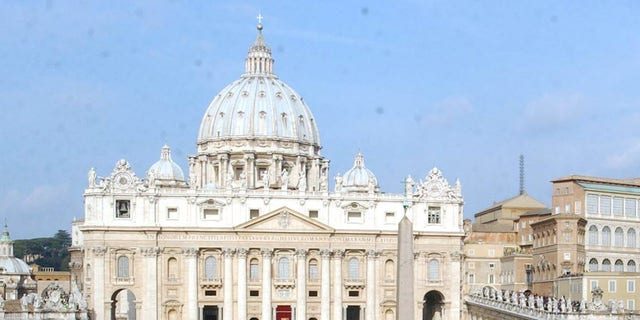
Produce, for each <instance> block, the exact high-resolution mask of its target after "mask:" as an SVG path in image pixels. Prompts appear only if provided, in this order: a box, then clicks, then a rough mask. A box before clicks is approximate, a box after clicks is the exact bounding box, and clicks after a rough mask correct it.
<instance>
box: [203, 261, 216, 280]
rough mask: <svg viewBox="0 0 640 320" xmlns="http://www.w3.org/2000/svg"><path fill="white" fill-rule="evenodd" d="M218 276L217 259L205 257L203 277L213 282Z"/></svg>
mask: <svg viewBox="0 0 640 320" xmlns="http://www.w3.org/2000/svg"><path fill="white" fill-rule="evenodd" d="M217 276H218V259H216V257H207V258H206V259H205V260H204V277H205V279H207V280H213V279H215V278H216V277H217Z"/></svg>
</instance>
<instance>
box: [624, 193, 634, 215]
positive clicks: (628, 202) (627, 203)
mask: <svg viewBox="0 0 640 320" xmlns="http://www.w3.org/2000/svg"><path fill="white" fill-rule="evenodd" d="M624 215H625V216H627V217H635V216H636V199H630V198H627V199H624Z"/></svg>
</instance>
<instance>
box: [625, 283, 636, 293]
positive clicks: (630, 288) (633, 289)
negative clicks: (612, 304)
mask: <svg viewBox="0 0 640 320" xmlns="http://www.w3.org/2000/svg"><path fill="white" fill-rule="evenodd" d="M627 292H629V293H633V292H636V281H635V280H627Z"/></svg>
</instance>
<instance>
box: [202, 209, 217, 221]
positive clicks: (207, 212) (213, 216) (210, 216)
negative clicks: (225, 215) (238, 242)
mask: <svg viewBox="0 0 640 320" xmlns="http://www.w3.org/2000/svg"><path fill="white" fill-rule="evenodd" d="M219 218H220V213H219V211H218V209H202V219H204V220H218V219H219Z"/></svg>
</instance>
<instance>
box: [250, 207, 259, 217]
mask: <svg viewBox="0 0 640 320" xmlns="http://www.w3.org/2000/svg"><path fill="white" fill-rule="evenodd" d="M259 216H260V210H258V209H250V210H249V219H255V218H257V217H259Z"/></svg>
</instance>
